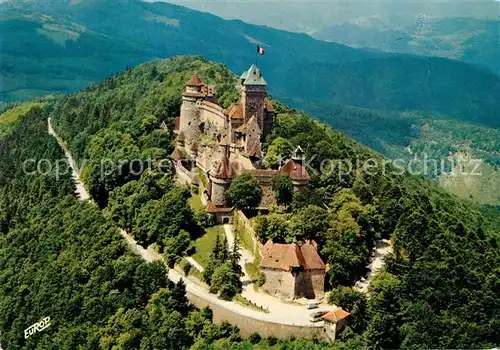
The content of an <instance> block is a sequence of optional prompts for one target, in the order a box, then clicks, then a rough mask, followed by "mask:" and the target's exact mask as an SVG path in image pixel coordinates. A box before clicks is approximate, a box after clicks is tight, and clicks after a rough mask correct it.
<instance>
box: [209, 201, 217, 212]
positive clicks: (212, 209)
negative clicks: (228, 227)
mask: <svg viewBox="0 0 500 350" xmlns="http://www.w3.org/2000/svg"><path fill="white" fill-rule="evenodd" d="M207 212H208V213H217V207H216V206H215V204H213V203H210V204H209V205H208V207H207Z"/></svg>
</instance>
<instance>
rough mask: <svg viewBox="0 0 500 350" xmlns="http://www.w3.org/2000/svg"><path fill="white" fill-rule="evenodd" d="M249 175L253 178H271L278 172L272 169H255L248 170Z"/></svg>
mask: <svg viewBox="0 0 500 350" xmlns="http://www.w3.org/2000/svg"><path fill="white" fill-rule="evenodd" d="M249 172H250V174H252V175H253V176H271V175H274V174H276V173H277V172H278V170H273V169H255V170H250V171H249Z"/></svg>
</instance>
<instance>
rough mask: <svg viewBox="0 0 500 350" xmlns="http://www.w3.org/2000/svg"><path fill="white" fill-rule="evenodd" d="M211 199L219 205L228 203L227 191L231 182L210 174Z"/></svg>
mask: <svg viewBox="0 0 500 350" xmlns="http://www.w3.org/2000/svg"><path fill="white" fill-rule="evenodd" d="M209 181H210V182H211V185H210V201H211V202H212V203H213V204H215V205H217V206H225V205H226V204H227V200H226V191H227V190H228V189H229V186H230V182H228V181H224V180H221V179H216V178H213V177H211V176H210V180H209Z"/></svg>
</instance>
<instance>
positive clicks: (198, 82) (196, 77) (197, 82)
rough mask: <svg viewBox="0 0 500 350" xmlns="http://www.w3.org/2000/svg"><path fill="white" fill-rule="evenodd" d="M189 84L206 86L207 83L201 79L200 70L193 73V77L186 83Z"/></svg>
mask: <svg viewBox="0 0 500 350" xmlns="http://www.w3.org/2000/svg"><path fill="white" fill-rule="evenodd" d="M186 85H187V86H204V85H205V83H204V82H203V80H201V79H200V77H199V75H198V72H195V73H194V74H193V77H192V78H191V79H190V80H189V81H188V82H187V83H186Z"/></svg>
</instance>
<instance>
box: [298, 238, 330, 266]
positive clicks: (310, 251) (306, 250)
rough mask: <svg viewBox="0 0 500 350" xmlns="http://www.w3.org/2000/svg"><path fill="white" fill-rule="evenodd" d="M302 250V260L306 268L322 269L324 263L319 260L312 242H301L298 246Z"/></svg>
mask: <svg viewBox="0 0 500 350" xmlns="http://www.w3.org/2000/svg"><path fill="white" fill-rule="evenodd" d="M300 250H301V252H302V256H303V257H304V262H305V264H306V266H305V267H304V268H305V269H306V270H316V269H324V268H325V263H323V260H321V258H320V256H319V255H318V251H317V250H316V247H315V246H314V245H313V244H303V245H302V246H301V247H300Z"/></svg>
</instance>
